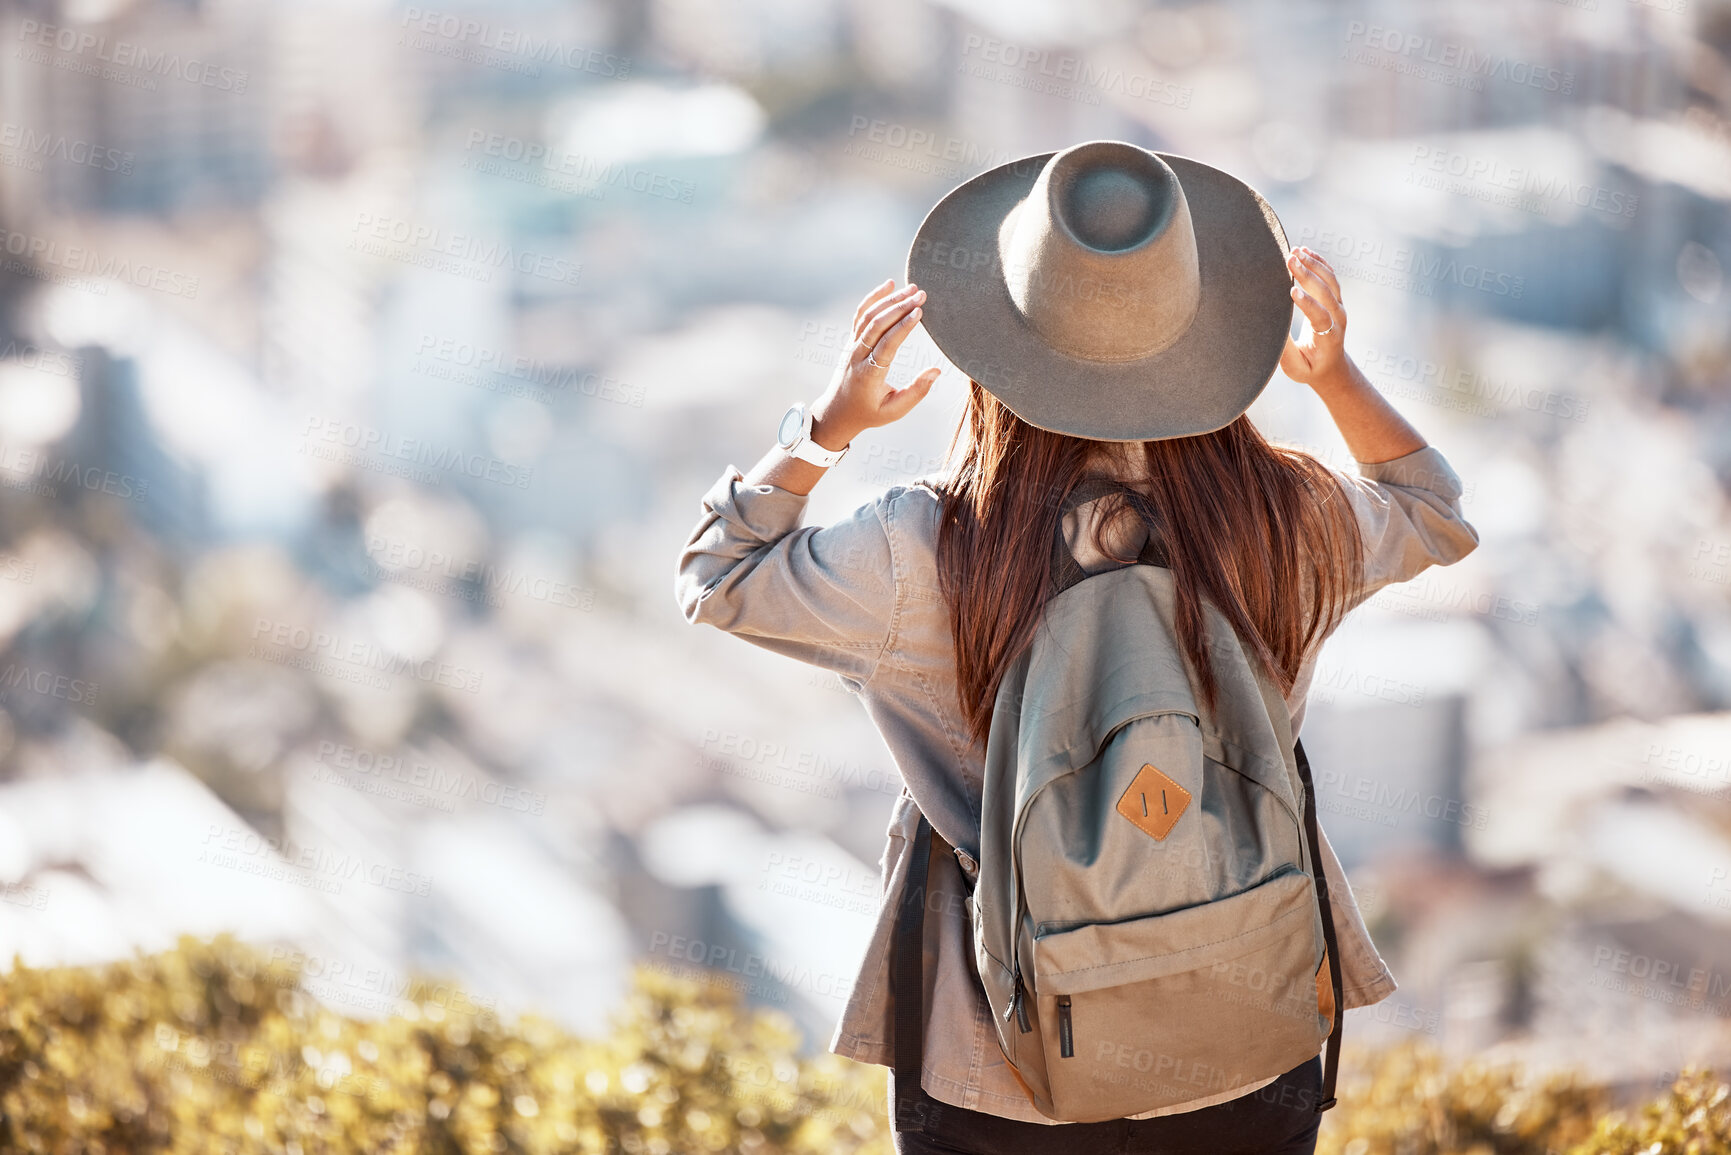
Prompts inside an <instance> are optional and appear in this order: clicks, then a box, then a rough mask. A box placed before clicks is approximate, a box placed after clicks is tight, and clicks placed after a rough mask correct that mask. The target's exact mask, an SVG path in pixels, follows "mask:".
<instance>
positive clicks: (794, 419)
mask: <svg viewBox="0 0 1731 1155" xmlns="http://www.w3.org/2000/svg"><path fill="white" fill-rule="evenodd" d="M804 427H805V407H804V406H803V405H800V404H799V403H798V402H795V403H794V404H792V405H789V406H788V407H787V412H786V413H783V414H782V415H781V425H780V426H779V427H778V428H777V429H776V431H775V437H776V440H777V441H779V442H780V443H781V444H782V445H783V446H787V445H792V444H793V443H794V442H795V441H796V440H798V438H799V431H800V430H801V429H803V428H804Z"/></svg>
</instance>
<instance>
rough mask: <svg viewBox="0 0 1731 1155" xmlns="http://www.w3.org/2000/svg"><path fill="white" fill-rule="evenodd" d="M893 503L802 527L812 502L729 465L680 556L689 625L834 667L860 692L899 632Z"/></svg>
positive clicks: (681, 594)
mask: <svg viewBox="0 0 1731 1155" xmlns="http://www.w3.org/2000/svg"><path fill="white" fill-rule="evenodd" d="M894 492H895V491H894V490H892V491H891V493H892V494H893V493H894ZM889 498H890V494H885V495H881V496H880V497H878V498H877V499H874V500H873V501H871V502H868V503H866V504H865V505H862V506H860V507H859V508H858V509H856V510H854V511H853V512H852V513H851V514H849V515H848V516H847V517H845V518H843V519H842V520H840V521H837V522H836V523H835V524H833V525H828V526H801V525H800V524H799V522H800V519H801V517H802V516H803V514H804V511H805V507H806V501H807V497H806V495H804V494H798V493H793V492H792V491H790V490H785V489H780V488H777V487H776V486H773V485H766V484H759V485H749V484H747V483H746V482H745V479H744V476H743V475H742V474H741V473H740V472H739V470H738V469H737V468H735V467H734V466H733V465H731V464H730V465H728V467H727V468H726V469H725V470H724V471H723V472H722V475H721V477H720V478H719V479H718V480H717V481H716V482H715V484H714V485H712V486H711V487H710V488H709V491H708V492H707V493H705V494H704V495H703V500H702V514H701V516H700V517H699V518H698V521H697V525H696V527H695V528H694V529H693V530H692V531H691V536H690V537H689V538H688V539H687V540H686V543H685V547H684V548H683V549H682V550H681V551H680V553H679V567H678V572H677V574H676V576H675V579H674V590H675V593H676V594H677V596H678V599H679V606H680V609H681V610H682V611H683V612H684V614H685V617H686V620H687V621H690V622H693V623H698V622H706V623H708V624H709V625H712V626H715V627H716V628H717V629H720V630H725V631H726V632H728V633H730V634H735V635H737V636H739V637H742V638H744V639H745V640H747V641H749V642H752V643H754V644H756V645H759V646H762V647H763V648H764V649H767V650H772V651H774V652H776V653H778V654H785V655H787V656H788V657H791V658H797V659H799V660H800V661H802V662H809V663H811V664H812V665H815V666H821V667H823V668H825V669H828V670H833V671H835V672H836V673H837V674H840V675H841V676H842V677H843V678H844V679H845V680H847V681H848V682H850V683H852V684H853V686H854V688H855V689H857V688H858V687H859V686H860V685H863V684H864V683H866V682H868V681H870V680H871V677H872V675H873V674H874V673H875V672H876V670H877V666H878V663H879V661H881V660H882V658H883V655H884V651H885V650H886V649H887V648H888V646H889V643H890V638H891V637H892V635H893V630H894V626H895V615H896V609H897V588H898V586H897V582H896V573H895V556H894V552H893V550H892V549H891V546H890V538H889V531H888V529H887V527H886V525H885V521H884V512H883V506H884V503H885V502H886V501H887V500H889Z"/></svg>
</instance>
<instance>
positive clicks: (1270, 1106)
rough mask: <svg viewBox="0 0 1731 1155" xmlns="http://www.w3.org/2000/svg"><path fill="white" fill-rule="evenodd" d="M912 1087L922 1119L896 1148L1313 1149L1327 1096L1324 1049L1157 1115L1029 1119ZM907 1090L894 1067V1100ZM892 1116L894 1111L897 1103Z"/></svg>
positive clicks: (1077, 1151)
mask: <svg viewBox="0 0 1731 1155" xmlns="http://www.w3.org/2000/svg"><path fill="white" fill-rule="evenodd" d="M913 1090H914V1092H915V1093H916V1094H917V1095H918V1096H919V1100H918V1101H919V1104H920V1116H919V1117H920V1118H921V1119H922V1120H924V1126H923V1128H922V1129H921V1130H918V1131H898V1132H897V1133H896V1152H897V1155H927V1153H928V1152H929V1153H930V1155H1023V1153H1024V1152H1027V1153H1029V1155H1033V1153H1039V1155H1045V1153H1047V1152H1054V1151H1061V1152H1063V1153H1064V1155H1132V1153H1134V1155H1192V1153H1195V1155H1311V1153H1312V1152H1314V1151H1315V1150H1316V1131H1317V1128H1318V1127H1319V1126H1320V1125H1321V1123H1322V1116H1321V1115H1318V1114H1317V1113H1316V1104H1317V1101H1318V1100H1319V1099H1320V1098H1321V1097H1322V1058H1321V1056H1316V1057H1313V1058H1310V1059H1307V1060H1306V1061H1304V1062H1302V1063H1300V1064H1299V1065H1298V1066H1296V1067H1294V1068H1292V1070H1290V1071H1288V1072H1286V1074H1284V1075H1282V1076H1280V1078H1278V1079H1276V1080H1275V1081H1274V1082H1272V1083H1270V1084H1268V1086H1266V1087H1258V1088H1257V1089H1256V1090H1254V1091H1252V1092H1250V1093H1249V1094H1248V1095H1240V1096H1239V1097H1238V1098H1236V1099H1229V1100H1227V1101H1226V1102H1224V1103H1216V1104H1215V1105H1214V1106H1212V1107H1202V1108H1200V1109H1198V1110H1195V1111H1186V1112H1183V1113H1182V1114H1177V1115H1161V1116H1159V1117H1157V1118H1153V1119H1108V1120H1107V1121H1105V1122H1103V1123H1024V1122H1022V1121H1021V1120H1019V1119H1005V1118H1003V1117H1002V1116H998V1115H987V1114H983V1113H982V1112H979V1111H969V1110H966V1109H965V1108H962V1107H952V1106H951V1105H950V1104H948V1103H941V1102H939V1101H938V1100H936V1099H933V1098H932V1097H931V1096H930V1095H928V1094H926V1092H925V1089H924V1088H923V1087H917V1086H916V1087H915V1088H914V1089H913ZM901 1093H902V1089H901V1088H900V1087H898V1086H896V1085H895V1075H894V1073H893V1072H892V1073H891V1075H890V1102H891V1104H892V1105H893V1104H894V1102H895V1097H896V1096H897V1095H899V1094H901ZM890 1118H891V1119H892V1120H893V1119H894V1118H895V1115H894V1113H893V1110H892V1113H891V1116H890ZM892 1125H893V1123H892Z"/></svg>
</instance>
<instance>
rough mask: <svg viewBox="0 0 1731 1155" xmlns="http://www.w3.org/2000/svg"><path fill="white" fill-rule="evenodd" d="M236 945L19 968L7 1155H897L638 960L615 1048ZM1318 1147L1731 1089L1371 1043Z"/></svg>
mask: <svg viewBox="0 0 1731 1155" xmlns="http://www.w3.org/2000/svg"><path fill="white" fill-rule="evenodd" d="M279 955H280V952H277V953H275V954H269V955H267V954H266V953H264V952H262V951H260V950H258V949H256V948H252V947H248V946H245V945H242V944H240V943H237V942H235V941H234V940H233V939H230V938H227V937H220V938H217V939H215V940H212V941H200V940H197V939H192V938H183V939H182V940H181V942H180V945H179V946H178V948H177V949H175V950H172V951H166V952H164V953H162V954H157V955H152V956H148V957H141V958H137V959H134V960H131V961H129V962H123V963H114V964H111V965H108V966H103V967H57V968H53V969H48V970H32V969H30V968H28V967H24V966H15V967H14V969H13V970H12V972H11V973H10V974H6V975H0V1151H6V1152H13V1151H19V1152H40V1153H44V1155H48V1153H52V1155H73V1153H77V1155H103V1153H113V1155H120V1153H126V1155H134V1153H136V1155H156V1153H170V1152H172V1153H174V1155H207V1153H208V1155H219V1153H220V1155H243V1153H244V1155H254V1153H258V1155H263V1153H266V1152H268V1153H272V1155H326V1153H331V1155H335V1153H341V1155H350V1153H361V1152H365V1153H367V1155H374V1153H405V1155H406V1153H410V1152H413V1153H415V1155H459V1153H460V1155H480V1153H482V1152H499V1151H511V1152H520V1153H523V1155H551V1153H553V1152H597V1153H598V1152H608V1153H613V1152H627V1153H630V1155H697V1153H701V1152H708V1151H715V1152H741V1153H745V1155H807V1153H810V1155H818V1153H822V1155H888V1152H889V1151H890V1150H891V1149H892V1148H891V1143H890V1139H889V1130H888V1125H887V1119H886V1103H885V1089H886V1088H885V1079H884V1075H885V1072H884V1068H882V1067H876V1066H867V1065H863V1064H858V1063H853V1062H850V1061H848V1060H846V1059H842V1058H839V1057H837V1056H835V1055H820V1056H817V1057H815V1058H808V1057H801V1056H800V1054H799V1051H798V1047H799V1035H798V1032H797V1031H796V1030H795V1028H794V1026H793V1024H792V1023H791V1021H790V1020H789V1019H788V1018H787V1016H785V1015H783V1014H781V1013H779V1012H775V1011H766V1010H748V1009H744V1008H742V1007H741V1006H740V1005H739V1001H738V996H737V992H736V991H735V990H734V989H733V988H732V987H730V986H728V985H727V984H725V983H724V982H722V981H719V980H718V981H715V982H707V981H696V980H692V979H689V978H683V977H678V976H673V975H668V974H664V973H661V972H659V971H657V970H655V969H652V968H649V967H640V968H639V969H638V971H637V972H636V974H635V976H634V980H633V986H632V990H631V994H630V996H629V997H628V999H627V1000H626V1003H625V1005H624V1006H623V1007H622V1008H621V1009H620V1011H619V1012H618V1014H617V1015H616V1017H615V1022H614V1027H613V1030H612V1032H611V1033H610V1034H608V1035H607V1036H606V1037H605V1038H601V1039H581V1038H578V1037H576V1036H574V1035H572V1034H570V1033H569V1032H567V1031H565V1030H563V1029H561V1028H560V1027H558V1026H556V1025H554V1024H552V1023H550V1022H548V1021H546V1020H544V1019H541V1018H538V1017H535V1016H524V1017H522V1018H519V1019H517V1020H516V1021H515V1022H512V1023H510V1024H504V1023H501V1022H500V1021H499V1019H498V1017H497V1016H496V1015H494V1014H493V1013H492V1012H491V1011H490V1010H488V1009H487V1008H484V1007H480V1006H477V1005H476V1004H475V1003H473V1002H472V1001H471V1000H469V999H468V998H467V997H465V996H463V995H462V994H461V992H454V991H452V990H450V989H449V988H446V987H436V986H434V985H432V984H430V983H422V984H418V985H417V986H416V988H415V989H413V990H411V991H409V992H407V994H408V995H409V996H410V997H407V998H406V999H405V1000H404V1001H403V1002H402V1011H401V1013H399V1014H396V1015H393V1016H391V1017H389V1018H385V1019H379V1020H357V1019H352V1018H348V1017H346V1016H344V1015H341V1014H338V1013H336V1012H334V1011H332V1010H330V1009H329V1008H327V1007H325V1006H323V1005H321V1004H320V1003H319V1002H318V1001H317V1000H316V999H314V998H313V997H312V995H311V994H310V993H309V990H308V986H307V984H305V983H303V982H302V978H303V976H302V974H301V973H300V970H299V968H297V967H296V966H295V965H294V961H293V960H291V959H284V958H281V957H278V956H279ZM1346 1059H1347V1061H1346V1062H1345V1063H1344V1064H1343V1066H1342V1070H1341V1078H1340V1087H1339V1097H1340V1103H1339V1105H1338V1106H1337V1107H1336V1108H1335V1109H1334V1110H1332V1111H1330V1112H1328V1114H1327V1115H1326V1116H1324V1123H1323V1127H1322V1134H1321V1137H1320V1139H1319V1141H1318V1146H1317V1150H1318V1152H1319V1155H1731V1086H1727V1084H1725V1083H1724V1082H1722V1081H1719V1080H1717V1079H1715V1078H1714V1077H1713V1076H1712V1074H1711V1073H1710V1072H1702V1071H1686V1072H1684V1074H1683V1076H1682V1077H1681V1078H1679V1079H1678V1080H1677V1081H1676V1082H1675V1084H1674V1085H1673V1086H1672V1087H1671V1088H1670V1090H1669V1091H1668V1092H1667V1093H1666V1094H1665V1095H1664V1096H1662V1097H1660V1098H1659V1099H1657V1100H1655V1101H1654V1102H1651V1103H1649V1104H1646V1105H1645V1106H1643V1107H1642V1108H1640V1109H1639V1110H1637V1111H1633V1112H1621V1111H1612V1110H1610V1103H1611V1096H1610V1094H1609V1092H1608V1091H1607V1090H1605V1089H1604V1088H1601V1087H1594V1086H1590V1085H1585V1084H1583V1083H1581V1082H1580V1081H1579V1080H1578V1079H1577V1078H1575V1077H1573V1076H1570V1075H1546V1076H1543V1077H1538V1076H1532V1075H1529V1074H1527V1073H1524V1072H1523V1071H1522V1070H1520V1069H1519V1068H1517V1067H1514V1066H1491V1065H1486V1064H1483V1063H1477V1062H1467V1063H1462V1064H1458V1065H1455V1066H1452V1067H1450V1066H1447V1065H1446V1064H1445V1063H1444V1061H1443V1059H1442V1057H1441V1056H1440V1055H1439V1054H1438V1053H1437V1052H1436V1051H1435V1049H1434V1048H1430V1047H1427V1046H1420V1045H1417V1044H1412V1045H1406V1046H1401V1047H1395V1048H1390V1049H1386V1050H1381V1051H1376V1052H1366V1051H1362V1050H1349V1051H1348V1052H1347V1056H1346Z"/></svg>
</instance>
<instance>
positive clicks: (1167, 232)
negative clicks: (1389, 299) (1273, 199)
mask: <svg viewBox="0 0 1731 1155" xmlns="http://www.w3.org/2000/svg"><path fill="white" fill-rule="evenodd" d="M1287 252H1288V249H1287V241H1286V232H1285V230H1284V229H1282V228H1281V226H1280V221H1279V219H1278V218H1277V217H1276V216H1275V214H1274V210H1273V209H1272V208H1271V207H1270V206H1269V204H1268V202H1267V201H1266V200H1264V199H1263V198H1262V196H1261V194H1259V193H1258V192H1257V191H1256V190H1255V189H1254V188H1252V187H1250V185H1248V184H1246V183H1245V182H1243V181H1241V180H1239V179H1238V178H1237V177H1234V176H1232V175H1230V174H1229V173H1226V172H1223V171H1221V170H1220V169H1217V168H1213V167H1211V166H1209V165H1206V164H1203V163H1201V162H1200V161H1196V160H1192V159H1190V158H1189V157H1183V156H1177V155H1174V154H1171V153H1163V152H1153V151H1151V150H1148V149H1145V148H1141V147H1139V146H1137V145H1134V144H1128V143H1125V142H1123V141H1109V140H1096V141H1088V142H1086V143H1083V144H1078V145H1074V146H1072V147H1070V148H1067V149H1063V150H1061V151H1058V152H1048V153H1041V154H1038V155H1035V156H1028V157H1023V158H1022V159H1020V160H1015V161H1011V162H1010V163H1008V164H1003V165H999V166H998V167H996V168H993V169H990V170H988V171H986V172H984V173H981V174H980V175H979V176H976V177H973V178H972V179H970V180H968V181H966V182H964V183H962V184H960V185H958V186H957V187H955V188H954V189H952V190H950V192H949V193H947V194H946V195H945V196H944V197H943V199H942V200H940V201H939V202H938V203H937V204H936V205H935V206H933V208H932V210H931V211H930V212H929V213H927V214H926V218H925V220H924V221H923V222H922V223H921V224H920V227H919V230H918V232H916V233H915V236H914V241H913V244H912V246H911V247H910V249H909V251H908V261H907V280H908V281H909V282H911V283H914V284H917V285H919V286H920V288H922V289H924V290H925V291H926V301H925V305H924V316H923V323H924V325H925V329H926V332H927V333H928V334H930V336H931V338H932V340H933V341H934V342H935V343H936V344H937V346H938V348H939V349H941V350H943V352H944V355H945V356H946V357H948V358H949V359H950V361H951V362H952V363H954V364H955V366H956V367H957V368H958V369H960V370H961V371H962V372H964V373H966V374H967V375H968V376H970V377H972V378H973V379H974V380H976V381H978V382H979V383H980V385H981V386H982V387H983V388H985V389H986V390H987V391H988V392H990V393H991V394H992V395H993V396H995V397H997V398H998V399H999V400H1000V401H1002V402H1003V403H1004V404H1005V405H1006V406H1008V407H1009V408H1010V410H1011V411H1012V412H1014V413H1015V414H1016V415H1017V416H1018V417H1020V418H1021V419H1022V420H1024V421H1026V422H1028V423H1029V424H1031V425H1036V426H1039V427H1040V428H1042V429H1049V430H1052V431H1054V432H1058V433H1067V434H1070V435H1072V436H1075V437H1087V438H1094V439H1098V440H1105V441H1147V440H1155V439H1160V438H1168V437H1185V436H1190V435H1194V434H1198V433H1207V432H1210V431H1212V430H1215V429H1219V428H1221V427H1222V426H1225V425H1227V424H1228V423H1230V422H1231V421H1232V420H1233V419H1235V418H1236V417H1238V416H1239V415H1240V414H1242V413H1243V412H1244V411H1245V410H1246V409H1248V408H1249V407H1250V404H1251V402H1253V401H1255V400H1256V398H1257V396H1258V395H1259V394H1260V393H1261V392H1262V390H1263V388H1264V387H1265V386H1266V385H1267V384H1268V381H1269V379H1270V378H1271V377H1272V376H1273V375H1274V370H1275V368H1276V367H1277V366H1278V365H1279V363H1280V353H1281V350H1282V348H1283V347H1284V346H1285V343H1286V338H1287V333H1288V331H1289V330H1290V328H1291V324H1292V297H1291V288H1292V277H1291V275H1290V274H1289V273H1288V271H1287V268H1286V258H1287Z"/></svg>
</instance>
